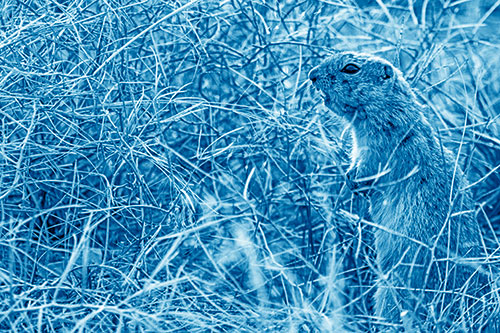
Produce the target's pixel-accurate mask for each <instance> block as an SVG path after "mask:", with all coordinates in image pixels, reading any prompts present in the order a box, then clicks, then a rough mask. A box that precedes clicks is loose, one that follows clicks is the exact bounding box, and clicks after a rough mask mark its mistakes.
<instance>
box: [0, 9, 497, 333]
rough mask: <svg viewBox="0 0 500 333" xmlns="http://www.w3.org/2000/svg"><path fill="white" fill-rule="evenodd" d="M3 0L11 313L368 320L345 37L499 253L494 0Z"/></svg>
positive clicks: (63, 317)
mask: <svg viewBox="0 0 500 333" xmlns="http://www.w3.org/2000/svg"><path fill="white" fill-rule="evenodd" d="M0 6H1V7H0V27H1V28H0V112H1V118H0V119H1V123H0V130H1V142H0V165H1V179H0V199H1V200H0V209H1V224H0V256H1V259H2V260H1V263H0V288H1V293H0V328H1V329H3V330H12V331H22V332H25V331H26V332H28V331H31V332H35V331H37V332H42V331H43V332H55V331H96V332H97V331H103V332H116V331H123V332H128V331H138V332H143V331H150V332H153V331H166V332H168V331H172V332H173V331H190V332H201V331H203V332H207V331H238V332H264V331H268V332H272V331H283V332H327V331H335V332H341V331H343V330H345V331H355V330H368V329H370V328H373V327H374V326H373V325H374V323H375V320H374V319H373V318H372V315H371V307H372V301H371V295H372V294H373V285H374V273H373V272H374V270H373V266H374V262H373V250H372V248H371V240H370V227H369V226H367V225H365V224H364V223H362V222H359V221H358V220H357V219H356V216H357V215H360V214H361V213H362V211H363V210H364V209H365V208H366V207H365V204H364V203H363V202H362V201H361V200H360V199H359V198H356V197H352V195H351V194H350V193H349V192H348V191H341V188H342V185H343V183H344V178H343V170H345V168H346V166H347V164H346V153H345V152H346V150H348V145H349V142H348V141H349V140H348V138H347V136H346V135H343V134H342V128H343V124H342V123H340V122H339V120H338V119H336V118H335V117H333V116H332V115H331V114H330V113H329V112H328V111H327V110H326V109H325V108H324V106H323V105H322V101H321V98H319V96H317V95H316V94H314V92H312V91H311V90H310V86H309V83H308V82H307V72H308V71H309V70H310V69H311V68H312V67H313V66H315V65H317V64H318V63H319V62H320V61H321V60H322V59H324V57H325V56H326V55H327V54H328V52H329V51H331V50H356V51H364V52H372V53H375V54H378V55H380V56H383V57H386V58H387V59H388V60H390V61H392V62H394V63H395V64H396V65H397V66H398V67H400V68H401V70H402V71H403V72H404V74H405V76H406V77H407V78H408V80H409V82H411V84H412V86H414V87H415V88H416V89H417V94H418V95H419V98H420V99H421V101H422V102H423V103H426V104H427V105H428V106H429V108H428V116H429V117H430V118H431V119H432V122H433V124H434V125H435V127H436V129H437V130H438V133H439V134H440V136H441V139H442V141H443V143H444V145H445V146H447V147H450V148H451V149H453V150H454V152H456V153H458V152H460V155H459V157H460V164H461V166H462V167H463V169H464V170H466V173H467V175H468V178H469V180H470V182H471V184H472V186H471V190H472V191H473V192H474V196H475V199H476V202H477V206H476V210H477V214H478V218H479V219H480V222H481V225H482V227H483V229H484V240H485V244H486V245H487V246H488V247H489V248H490V249H491V251H492V253H493V256H492V258H493V259H494V258H498V254H497V253H496V252H493V251H495V250H496V251H498V249H499V248H500V243H499V241H498V237H499V236H500V227H499V225H500V186H499V185H500V171H499V168H500V133H499V131H500V128H499V114H500V56H499V54H500V49H499V47H500V35H499V33H498V24H499V23H500V8H499V7H500V1H489V0H488V1H444V0H440V1H420V0H416V1H411V0H410V1H406V0H394V1H388V0H376V1H361V0H357V1H356V0H346V1H326V0H325V1H318V0H315V1H313V0H311V1H264V0H233V1H185V0H182V1H165V0H164V1H160V0H142V1H128V0H123V1H121V0H120V1H114V0H109V1H100V0H98V1H82V0H60V1H39V0H31V1H30V0H24V1H22V0H18V1H14V0H4V1H1V2H0ZM349 214H352V215H349ZM495 253H496V254H495Z"/></svg>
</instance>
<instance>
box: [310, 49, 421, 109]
mask: <svg viewBox="0 0 500 333" xmlns="http://www.w3.org/2000/svg"><path fill="white" fill-rule="evenodd" d="M309 79H310V80H311V81H312V83H313V85H314V87H315V88H316V89H318V90H320V91H321V92H322V94H323V97H324V102H325V105H326V106H327V107H328V108H329V109H331V110H332V111H334V112H335V113H337V114H338V115H340V116H345V117H347V118H350V116H351V115H352V114H353V113H355V112H372V110H374V111H377V110H379V111H381V110H384V111H385V110H386V109H387V108H388V107H391V106H396V105H397V104H400V103H399V102H404V101H406V102H407V101H408V100H409V99H410V100H413V99H414V97H413V93H412V92H411V89H410V87H409V85H408V84H407V83H406V81H405V80H404V78H403V75H402V74H401V72H400V71H399V70H398V69H397V68H395V67H394V66H393V65H392V64H391V63H389V62H388V61H387V60H385V59H382V58H379V57H376V56H373V55H370V54H364V53H355V52H339V53H336V54H334V55H333V56H331V57H329V58H328V59H326V60H325V61H324V62H323V63H322V64H320V65H319V66H317V67H315V68H313V69H312V70H311V71H310V72H309ZM391 104H394V105H391Z"/></svg>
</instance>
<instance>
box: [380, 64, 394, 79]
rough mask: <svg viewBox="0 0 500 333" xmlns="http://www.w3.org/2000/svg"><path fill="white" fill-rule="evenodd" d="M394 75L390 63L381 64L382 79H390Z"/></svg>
mask: <svg viewBox="0 0 500 333" xmlns="http://www.w3.org/2000/svg"><path fill="white" fill-rule="evenodd" d="M393 76H394V69H393V68H392V66H391V65H387V64H383V65H382V76H381V77H382V80H387V79H390V78H392V77H393Z"/></svg>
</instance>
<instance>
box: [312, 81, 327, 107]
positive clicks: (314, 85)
mask: <svg viewBox="0 0 500 333" xmlns="http://www.w3.org/2000/svg"><path fill="white" fill-rule="evenodd" d="M313 87H314V90H316V91H317V92H319V94H320V96H321V97H322V98H323V101H324V103H325V104H327V103H330V102H331V98H330V96H329V95H328V94H327V93H326V92H324V91H323V90H321V88H319V87H318V86H317V85H316V84H313Z"/></svg>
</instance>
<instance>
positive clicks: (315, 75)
mask: <svg viewBox="0 0 500 333" xmlns="http://www.w3.org/2000/svg"><path fill="white" fill-rule="evenodd" d="M307 76H308V77H309V80H311V81H312V82H313V83H314V82H316V80H317V79H318V70H317V67H314V68H313V69H311V71H310V72H309V74H307Z"/></svg>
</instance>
